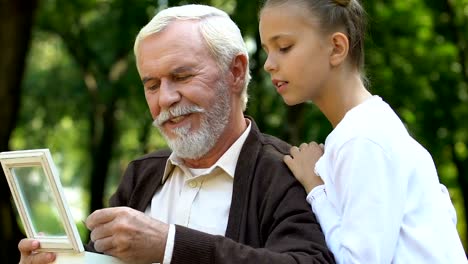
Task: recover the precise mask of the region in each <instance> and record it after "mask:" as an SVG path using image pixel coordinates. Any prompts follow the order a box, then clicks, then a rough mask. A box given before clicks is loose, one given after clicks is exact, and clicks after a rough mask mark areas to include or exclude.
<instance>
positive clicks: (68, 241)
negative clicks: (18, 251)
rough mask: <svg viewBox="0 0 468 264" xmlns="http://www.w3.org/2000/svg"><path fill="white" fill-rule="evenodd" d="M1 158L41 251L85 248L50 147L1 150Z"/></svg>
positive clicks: (28, 229)
mask: <svg viewBox="0 0 468 264" xmlns="http://www.w3.org/2000/svg"><path fill="white" fill-rule="evenodd" d="M0 162H1V164H2V168H3V171H4V173H5V176H6V178H7V182H8V185H9V187H10V191H11V194H12V196H13V200H14V202H15V205H16V208H17V210H18V213H19V216H20V219H21V222H22V223H23V226H24V230H25V232H26V235H27V237H28V238H32V239H36V240H38V241H39V242H40V244H41V249H40V250H39V251H48V252H64V253H81V252H84V247H83V244H82V242H81V239H80V236H79V233H78V230H77V227H76V224H75V222H74V220H73V216H72V214H71V211H70V209H69V208H68V203H67V201H66V197H65V195H64V193H63V187H62V185H61V182H60V178H59V174H58V171H57V169H56V167H55V164H54V162H53V159H52V156H51V154H50V151H49V149H35V150H19V151H9V152H1V153H0Z"/></svg>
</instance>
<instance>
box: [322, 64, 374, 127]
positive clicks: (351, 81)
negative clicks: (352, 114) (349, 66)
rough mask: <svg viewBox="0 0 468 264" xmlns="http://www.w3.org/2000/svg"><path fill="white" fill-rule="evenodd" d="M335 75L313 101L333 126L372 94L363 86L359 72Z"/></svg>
mask: <svg viewBox="0 0 468 264" xmlns="http://www.w3.org/2000/svg"><path fill="white" fill-rule="evenodd" d="M342 73H343V72H342ZM335 76H339V77H338V78H335V79H333V80H331V81H330V83H329V85H328V87H326V92H325V93H324V94H323V96H322V97H321V98H320V100H318V101H316V102H315V104H316V105H317V106H318V107H319V108H320V110H321V111H322V113H323V114H324V115H325V116H326V117H327V119H328V121H330V123H331V124H332V126H333V128H335V127H336V126H337V125H338V124H339V123H340V122H341V120H342V119H343V118H344V116H345V115H346V113H347V112H348V111H349V110H351V109H352V108H354V107H356V106H357V105H359V104H361V103H362V102H364V101H365V100H366V99H368V98H370V97H371V96H372V94H371V93H370V92H369V91H367V89H366V88H365V87H364V84H363V82H362V80H361V76H360V74H359V72H357V71H353V72H348V74H338V73H337V74H336V75H335Z"/></svg>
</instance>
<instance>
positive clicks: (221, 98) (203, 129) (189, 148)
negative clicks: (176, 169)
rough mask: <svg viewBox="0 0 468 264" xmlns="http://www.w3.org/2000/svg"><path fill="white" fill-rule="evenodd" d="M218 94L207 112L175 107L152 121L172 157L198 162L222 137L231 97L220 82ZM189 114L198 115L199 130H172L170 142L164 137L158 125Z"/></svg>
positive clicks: (189, 128)
mask: <svg viewBox="0 0 468 264" xmlns="http://www.w3.org/2000/svg"><path fill="white" fill-rule="evenodd" d="M217 89H218V91H219V94H218V96H217V98H216V99H215V103H214V105H212V106H211V107H210V108H209V109H203V108H200V107H199V106H196V105H184V106H181V105H175V106H173V107H171V108H169V109H168V110H165V111H162V112H161V113H160V114H159V115H158V117H157V118H156V119H155V120H154V122H153V125H154V126H156V127H157V128H158V129H159V131H160V132H161V134H162V135H163V136H164V138H165V139H166V142H167V144H168V145H169V147H170V148H171V149H172V151H173V152H174V154H176V155H177V156H178V157H180V158H183V159H198V158H201V157H203V156H204V155H205V154H206V153H208V151H210V150H211V149H212V148H213V147H214V145H215V144H216V142H217V141H218V139H219V137H220V136H221V134H222V133H223V131H224V129H225V128H226V125H227V123H228V120H229V115H230V113H231V105H230V94H229V92H228V87H227V85H225V84H224V82H222V81H220V82H219V83H218V85H217ZM189 113H201V123H200V128H199V129H198V130H195V131H190V130H191V125H190V124H188V125H186V126H184V127H179V128H176V129H174V130H172V133H174V134H175V135H176V138H175V139H171V138H169V137H168V135H166V134H165V133H164V130H163V129H162V127H161V125H162V123H164V122H165V121H166V120H167V119H168V118H169V117H171V116H172V117H175V116H180V115H186V114H189Z"/></svg>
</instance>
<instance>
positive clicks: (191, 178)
mask: <svg viewBox="0 0 468 264" xmlns="http://www.w3.org/2000/svg"><path fill="white" fill-rule="evenodd" d="M246 120H247V119H246ZM247 122H248V121H247ZM250 129H251V124H250V122H249V124H248V126H247V129H246V130H245V131H244V132H243V133H242V135H241V136H240V137H239V138H238V139H237V140H236V141H235V142H234V144H232V146H231V147H230V148H229V149H228V150H227V151H226V152H225V153H224V155H223V156H221V158H219V160H218V161H217V162H216V163H215V164H214V165H213V166H211V167H210V168H204V169H192V168H188V167H187V166H185V165H184V162H183V161H182V160H181V159H179V158H178V157H176V156H175V155H174V153H172V154H171V156H169V159H168V160H167V162H166V168H165V171H164V176H163V179H162V181H163V183H164V184H163V185H162V187H161V188H159V189H158V190H157V191H156V193H155V194H154V196H153V198H152V200H151V203H150V205H149V206H148V208H147V209H146V211H145V213H146V214H148V215H150V216H151V217H153V218H155V219H158V220H159V221H162V222H165V223H168V224H170V227H169V234H168V237H167V242H166V249H165V252H164V261H163V264H170V262H171V259H172V252H173V249H174V238H175V224H177V225H181V226H185V227H189V228H193V229H195V230H199V231H202V232H206V233H209V234H213V235H223V236H224V234H225V232H226V228H227V222H228V218H229V210H230V208H231V197H232V188H233V182H234V173H235V170H236V164H237V160H238V158H239V154H240V151H241V149H242V146H243V145H244V142H245V140H246V139H247V136H248V134H249V132H250Z"/></svg>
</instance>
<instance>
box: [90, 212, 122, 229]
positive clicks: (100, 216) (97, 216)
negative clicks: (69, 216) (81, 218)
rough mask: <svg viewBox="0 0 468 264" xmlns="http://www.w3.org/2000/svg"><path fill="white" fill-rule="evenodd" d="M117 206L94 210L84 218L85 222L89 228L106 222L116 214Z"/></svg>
mask: <svg viewBox="0 0 468 264" xmlns="http://www.w3.org/2000/svg"><path fill="white" fill-rule="evenodd" d="M118 210H119V209H118V208H104V209H99V210H96V211H94V212H93V213H92V214H90V215H89V216H88V218H86V221H85V224H86V227H87V228H88V229H89V230H93V229H94V228H95V227H96V226H98V225H102V224H105V223H108V222H110V221H112V220H114V218H115V217H116V216H117V212H118Z"/></svg>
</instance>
